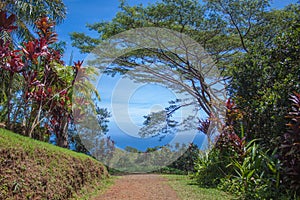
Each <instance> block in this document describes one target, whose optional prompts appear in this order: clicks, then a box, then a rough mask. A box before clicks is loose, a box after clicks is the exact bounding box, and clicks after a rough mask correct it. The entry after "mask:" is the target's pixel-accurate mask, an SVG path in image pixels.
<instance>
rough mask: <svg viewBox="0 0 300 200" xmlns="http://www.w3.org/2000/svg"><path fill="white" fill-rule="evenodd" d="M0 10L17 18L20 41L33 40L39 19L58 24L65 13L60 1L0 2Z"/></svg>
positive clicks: (10, 0) (27, 0) (26, 0)
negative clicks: (44, 18) (47, 19)
mask: <svg viewBox="0 0 300 200" xmlns="http://www.w3.org/2000/svg"><path fill="white" fill-rule="evenodd" d="M0 10H6V12H7V13H8V14H14V15H15V16H16V17H17V20H16V25H17V26H18V27H19V28H18V30H17V36H18V38H19V39H21V40H24V39H31V38H33V36H34V31H35V30H36V26H35V22H36V21H37V20H38V19H39V18H40V17H44V16H47V17H49V18H50V19H51V20H53V21H55V22H56V23H58V24H59V23H61V22H62V21H63V19H64V18H65V17H66V13H67V11H66V6H65V4H64V3H63V1H62V0H1V2H0Z"/></svg>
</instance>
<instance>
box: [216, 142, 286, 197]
mask: <svg viewBox="0 0 300 200" xmlns="http://www.w3.org/2000/svg"><path fill="white" fill-rule="evenodd" d="M245 150H246V151H245V155H244V157H243V158H242V161H240V160H236V159H232V160H231V163H230V164H229V165H227V168H231V171H232V172H233V173H231V174H229V175H227V176H226V177H224V178H223V179H221V183H220V184H219V186H218V187H219V188H220V189H223V190H226V191H228V192H231V193H234V194H236V195H237V196H239V197H240V198H241V199H271V198H277V197H278V194H280V193H279V191H280V189H281V188H279V187H280V186H279V183H280V179H279V178H280V177H279V161H278V159H277V158H276V150H274V151H273V152H272V153H271V155H270V156H268V151H267V152H265V151H264V150H263V149H262V148H261V146H260V145H258V144H256V143H255V140H253V141H251V142H249V143H248V144H247V146H246V149H245Z"/></svg>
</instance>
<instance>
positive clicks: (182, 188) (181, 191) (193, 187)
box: [162, 175, 234, 200]
mask: <svg viewBox="0 0 300 200" xmlns="http://www.w3.org/2000/svg"><path fill="white" fill-rule="evenodd" d="M162 176H163V177H165V178H167V179H168V184H169V185H170V186H171V187H172V188H173V189H174V190H175V191H176V192H177V195H178V197H179V198H180V199H181V200H222V199H226V200H227V199H234V196H232V195H230V194H227V193H225V192H223V191H220V190H218V189H215V188H201V187H199V186H198V185H197V184H196V183H195V182H194V181H193V180H191V179H190V178H189V177H188V176H186V175H162Z"/></svg>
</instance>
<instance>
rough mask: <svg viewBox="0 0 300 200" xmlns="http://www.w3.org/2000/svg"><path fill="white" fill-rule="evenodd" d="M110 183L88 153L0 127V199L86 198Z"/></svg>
mask: <svg viewBox="0 0 300 200" xmlns="http://www.w3.org/2000/svg"><path fill="white" fill-rule="evenodd" d="M110 184H111V179H110V178H109V174H108V172H107V170H106V168H105V167H104V166H103V165H102V164H101V163H100V162H98V161H96V160H94V159H92V158H91V157H89V156H87V155H84V154H79V153H76V152H73V151H70V150H67V149H63V148H59V147H57V146H54V145H51V144H48V143H44V142H40V141H36V140H32V139H30V138H27V137H23V136H21V135H17V134H15V133H12V132H10V131H7V130H4V129H0V199H70V198H75V199H87V198H89V197H90V195H92V194H96V193H99V191H100V192H101V191H102V190H103V189H104V188H106V187H107V186H108V185H110Z"/></svg>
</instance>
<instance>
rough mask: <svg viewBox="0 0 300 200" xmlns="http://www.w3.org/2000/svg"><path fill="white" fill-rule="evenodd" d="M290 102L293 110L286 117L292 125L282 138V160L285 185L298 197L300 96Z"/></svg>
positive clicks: (294, 96)
mask: <svg viewBox="0 0 300 200" xmlns="http://www.w3.org/2000/svg"><path fill="white" fill-rule="evenodd" d="M290 100H291V102H292V110H291V111H290V112H289V113H288V115H287V116H286V118H288V119H290V123H288V124H287V127H288V130H287V132H286V133H285V134H284V135H283V138H282V144H281V146H280V152H281V155H280V160H281V163H282V170H283V181H284V182H285V183H284V184H285V185H287V186H288V187H289V189H290V191H295V194H296V196H297V195H300V94H299V93H294V95H291V98H290Z"/></svg>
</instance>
